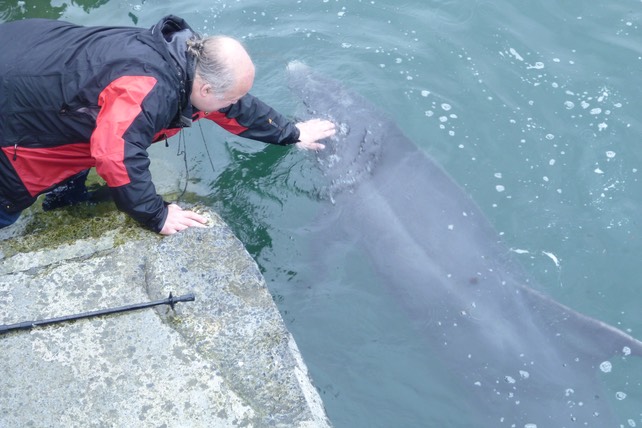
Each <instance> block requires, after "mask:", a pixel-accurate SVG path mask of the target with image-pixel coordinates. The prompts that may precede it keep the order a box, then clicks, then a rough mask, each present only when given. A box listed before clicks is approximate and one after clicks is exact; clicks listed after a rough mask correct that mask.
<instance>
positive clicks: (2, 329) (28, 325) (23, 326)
mask: <svg viewBox="0 0 642 428" xmlns="http://www.w3.org/2000/svg"><path fill="white" fill-rule="evenodd" d="M194 300H195V297H194V293H188V294H185V295H183V296H178V297H174V296H172V293H169V297H168V298H166V299H161V300H156V301H153V302H147V303H136V304H133V305H127V306H121V307H118V308H108V309H100V310H97V311H90V312H84V313H82V314H76V315H66V316H62V317H57V318H49V319H46V320H38V321H23V322H19V323H15V324H7V325H0V334H4V333H7V332H10V331H15V330H30V329H32V328H33V327H37V326H42V325H49V324H56V323H61V322H66V321H74V320H79V319H83V318H91V317H98V316H101V315H109V314H116V313H120V312H129V311H136V310H139V309H145V308H151V307H152V306H159V305H169V306H170V307H171V308H172V310H173V309H174V305H175V304H176V303H179V302H193V301H194Z"/></svg>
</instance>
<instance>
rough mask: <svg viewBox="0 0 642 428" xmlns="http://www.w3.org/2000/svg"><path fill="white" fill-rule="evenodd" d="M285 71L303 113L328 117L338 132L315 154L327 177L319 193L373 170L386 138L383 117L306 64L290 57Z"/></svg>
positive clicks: (354, 181) (343, 185) (328, 192)
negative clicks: (326, 182)
mask: <svg viewBox="0 0 642 428" xmlns="http://www.w3.org/2000/svg"><path fill="white" fill-rule="evenodd" d="M287 72H288V84H289V87H290V90H291V91H292V93H294V94H295V95H297V96H298V97H299V98H300V99H301V101H302V103H303V104H304V106H305V108H306V112H305V113H304V115H305V116H307V117H320V118H324V119H328V120H330V121H332V122H334V123H335V125H336V126H337V134H336V135H335V136H334V137H332V138H331V139H330V140H329V141H328V142H326V148H325V150H321V151H319V153H318V158H317V160H318V164H319V166H320V168H321V169H322V171H323V174H324V175H325V176H326V177H327V178H328V179H329V180H330V183H329V184H328V185H326V186H324V188H323V190H322V191H321V193H322V195H323V196H329V197H333V196H334V195H335V194H337V193H340V192H342V191H343V190H346V189H350V188H352V187H353V186H355V185H356V184H358V183H359V182H360V181H361V180H362V179H363V178H364V177H365V176H367V175H369V174H370V173H371V172H372V170H373V168H374V167H375V165H376V163H377V161H378V159H379V157H380V153H381V149H382V147H381V143H382V141H383V139H384V138H385V132H382V127H383V124H384V121H382V119H381V117H380V115H379V114H376V113H375V114H373V110H372V108H370V107H368V106H369V104H366V102H365V100H363V98H362V97H360V96H359V95H357V94H356V93H354V92H352V91H349V90H347V89H346V87H345V86H344V85H342V84H340V83H339V82H337V81H336V80H332V79H329V78H327V77H324V76H321V75H320V74H319V73H317V72H316V71H314V70H313V69H312V68H310V67H309V66H307V65H306V64H304V63H302V62H300V61H292V62H290V63H289V64H288V66H287ZM324 194H325V195H324Z"/></svg>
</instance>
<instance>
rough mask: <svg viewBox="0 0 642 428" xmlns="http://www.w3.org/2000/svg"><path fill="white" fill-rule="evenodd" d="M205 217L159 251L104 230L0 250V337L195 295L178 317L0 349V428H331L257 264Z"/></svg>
mask: <svg viewBox="0 0 642 428" xmlns="http://www.w3.org/2000/svg"><path fill="white" fill-rule="evenodd" d="M71 212H74V211H71V210H70V211H69V213H71ZM69 213H64V212H63V213H62V214H59V215H62V216H63V221H64V222H65V223H67V225H72V226H73V225H74V223H75V222H77V224H81V222H83V221H94V220H83V219H79V218H74V217H70V215H71V214H69ZM44 215H45V216H46V215H48V214H44ZM112 215H115V214H112ZM64 216H67V217H64ZM209 216H210V217H211V222H210V227H208V228H205V229H190V230H187V231H185V232H183V233H180V234H176V235H173V236H171V237H167V238H159V237H158V236H157V235H156V234H153V233H151V232H145V231H142V229H139V228H137V227H135V226H134V227H121V226H112V227H109V228H107V230H106V231H103V232H99V233H98V235H97V236H94V237H92V238H89V239H78V240H76V241H74V242H73V243H71V244H59V243H54V244H51V245H49V246H50V247H51V248H47V249H44V250H36V251H29V252H25V251H26V250H25V249H24V248H23V247H21V242H20V240H23V239H29V236H32V235H34V234H33V233H32V234H31V235H29V233H27V237H25V238H21V237H16V238H12V239H9V240H5V241H2V242H0V249H1V250H2V252H3V254H4V256H3V259H2V260H0V324H11V323H15V322H19V321H25V320H34V319H43V318H50V317H56V316H61V315H67V314H73V313H78V312H83V311H88V310H96V309H102V308H106V307H114V306H122V305H126V304H130V303H139V302H146V301H149V300H156V299H160V298H165V297H167V295H168V294H169V292H170V291H171V292H173V293H174V295H179V294H184V293H187V292H194V293H195V295H196V301H195V302H190V303H179V304H177V305H176V313H171V311H170V310H169V308H168V307H167V306H163V307H158V308H157V309H146V310H142V311H137V312H129V313H126V314H122V315H115V316H107V317H101V318H95V319H91V320H81V321H76V322H72V323H66V324H61V325H56V326H48V327H37V328H35V329H33V330H31V331H21V332H13V333H7V334H4V335H0V372H1V373H2V375H1V376H0V427H76V426H77V427H233V426H247V427H252V426H254V427H263V426H270V427H271V426H283V427H325V426H329V421H328V419H327V417H326V415H325V411H324V409H323V404H322V402H321V399H320V397H319V395H318V394H317V391H316V389H315V388H314V387H313V385H312V383H311V381H310V379H309V377H308V374H307V369H306V367H305V364H304V362H303V361H302V359H301V356H300V354H299V351H298V349H297V346H296V344H295V342H294V340H293V338H292V336H291V335H290V334H289V332H288V331H287V330H286V329H285V327H284V324H283V322H282V319H281V317H280V315H279V313H278V310H277V308H276V306H275V305H274V303H273V301H272V298H271V296H270V294H269V292H268V290H267V288H266V285H265V282H264V280H263V278H262V276H261V274H260V272H259V270H258V268H257V266H256V264H255V262H254V261H253V260H252V259H251V257H250V256H249V254H247V252H246V251H245V249H244V248H243V246H242V244H241V243H240V242H239V241H238V240H237V239H236V238H235V237H234V235H233V234H232V232H231V231H230V229H229V228H228V227H227V226H226V225H225V224H224V223H223V222H222V220H221V219H220V218H219V217H218V216H217V215H216V214H213V213H209ZM116 220H117V221H116V222H115V223H116V224H120V222H121V220H122V218H121V217H119V218H117V219H116ZM95 221H101V220H95ZM25 223H26V224H27V225H28V223H29V220H25V221H23V227H24V224H25ZM20 227H21V226H20V225H18V226H17V229H20ZM3 233H7V232H3ZM31 245H32V246H33V243H31ZM36 246H38V245H37V244H36ZM27 247H28V246H27ZM16 251H22V252H16Z"/></svg>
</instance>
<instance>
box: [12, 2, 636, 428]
mask: <svg viewBox="0 0 642 428" xmlns="http://www.w3.org/2000/svg"><path fill="white" fill-rule="evenodd" d="M0 13H2V18H1V19H2V20H10V19H19V18H21V17H50V18H61V19H65V20H70V21H73V22H77V23H83V24H88V25H91V24H96V25H99V24H108V25H133V24H136V25H140V26H151V25H152V24H153V23H155V22H156V21H157V20H158V18H160V17H161V16H163V15H165V14H170V13H173V14H177V15H179V16H182V17H184V18H185V19H186V20H187V21H188V22H189V23H190V24H191V25H192V26H193V27H194V28H195V29H197V30H199V31H201V32H203V33H210V34H213V33H219V32H220V33H226V34H230V35H233V36H237V37H241V38H243V39H244V40H245V43H246V44H247V46H248V48H249V50H250V52H251V53H252V55H253V57H254V59H255V62H256V64H257V80H256V83H255V88H254V90H253V93H254V94H255V95H258V96H260V97H261V98H262V99H264V100H266V101H268V102H269V103H270V104H271V105H273V106H274V107H276V108H278V109H279V110H280V111H282V112H283V113H284V114H286V115H291V116H295V115H297V114H298V112H299V111H300V110H299V108H300V107H299V105H298V103H297V100H296V99H294V98H293V97H292V96H291V94H289V92H288V90H287V87H286V86H285V71H284V68H285V65H286V64H287V63H288V62H289V61H291V60H303V61H305V62H306V63H308V64H309V65H311V66H313V67H314V68H316V69H317V70H319V71H321V72H322V73H325V74H327V75H329V76H332V77H333V78H335V79H339V80H342V81H344V82H345V84H346V85H347V86H349V87H351V88H353V89H354V90H355V91H357V92H359V93H361V94H362V95H364V96H365V97H367V98H368V99H370V100H371V101H372V102H373V103H374V104H376V105H378V106H379V107H380V108H382V109H383V110H385V111H386V112H387V113H388V114H389V115H390V117H391V118H392V119H393V120H394V121H395V122H397V124H398V125H399V126H400V127H401V128H402V129H403V130H404V132H405V134H406V135H407V136H408V137H409V138H410V139H411V140H413V141H414V142H415V143H416V144H417V146H419V147H420V148H421V149H422V150H424V151H425V152H426V153H428V154H429V155H430V156H432V157H433V158H434V159H435V160H436V161H437V162H439V163H440V164H441V165H443V166H444V168H445V169H446V170H447V171H448V172H449V173H450V174H451V175H452V176H453V178H454V179H455V180H456V181H457V182H459V183H460V184H461V185H463V186H464V187H465V189H466V190H467V191H468V192H469V194H470V195H471V197H472V198H473V199H474V200H475V201H476V202H477V203H478V204H479V206H480V207H481V209H482V210H483V211H484V212H485V214H486V215H487V216H488V218H489V219H490V221H491V222H492V223H493V224H494V225H495V226H496V228H497V230H498V231H499V232H500V233H501V234H502V237H503V239H504V240H505V242H506V244H507V246H508V247H509V248H512V249H513V250H514V253H515V255H516V257H518V259H519V260H520V261H521V262H522V263H523V264H524V266H525V267H526V268H527V270H528V271H529V273H530V274H531V276H532V278H533V281H534V287H536V288H538V289H539V290H541V291H543V292H545V293H547V294H549V295H551V296H553V297H554V298H555V299H556V300H558V301H560V302H562V303H564V304H566V305H568V306H570V307H572V308H574V309H577V310H579V311H581V312H582V313H585V314H587V315H590V316H592V317H595V318H597V319H600V320H602V321H605V322H607V323H609V324H612V325H614V326H617V327H618V328H620V329H622V330H624V331H626V332H629V333H630V334H632V335H633V336H635V337H637V338H641V339H642V315H640V302H641V299H640V293H639V288H640V277H641V276H642V263H641V262H642V257H641V256H642V235H641V231H642V226H641V225H640V214H642V190H641V187H642V183H641V182H640V170H641V169H642V148H641V146H640V140H641V133H640V129H641V126H642V119H641V114H642V89H641V85H640V71H642V33H641V25H642V22H641V20H642V2H641V1H639V0H617V1H609V2H606V1H601V2H588V1H584V0H557V1H556V0H545V1H525V0H514V1H508V0H504V1H481V0H480V1H472V0H470V1H456V0H451V1H446V0H439V1H437V0H407V1H392V0H386V1H383V0H373V1H369V0H368V1H357V0H352V1H337V0H326V1H324V0H314V1H308V0H305V1H303V0H302V1H285V0H276V1H258V0H249V1H245V0H238V1H218V0H215V1H209V2H202V1H201V2H195V1H187V0H180V1H174V2H170V1H169V0H157V1H149V0H148V1H143V2H136V1H116V0H111V1H99V2H89V1H84V2H72V3H66V2H62V1H55V2H51V3H50V2H48V1H41V0H38V1H32V0H25V1H20V2H18V1H4V2H1V3H0ZM202 129H203V131H204V132H205V134H206V137H205V139H206V141H207V143H208V144H209V146H208V147H209V155H208V154H207V152H206V151H205V149H204V146H203V142H202V138H201V134H200V128H199V127H195V128H194V129H192V130H191V131H189V132H187V133H186V134H187V140H188V165H189V169H190V172H189V176H190V178H191V179H192V180H191V181H190V184H189V187H188V188H189V190H191V191H194V192H197V193H199V194H201V195H202V197H203V201H204V202H205V203H208V204H211V205H212V206H214V207H216V208H217V209H218V210H219V211H220V212H221V213H222V214H223V215H224V217H225V219H226V220H227V221H228V222H229V223H230V224H231V225H232V227H233V228H234V230H235V231H236V233H237V234H238V236H239V237H240V238H241V239H242V241H243V242H244V243H245V245H246V246H247V248H248V249H249V251H250V252H251V253H252V255H253V256H254V257H255V258H256V260H257V261H258V263H259V264H260V266H261V268H262V270H263V273H264V275H265V277H266V280H267V281H268V284H269V286H270V289H271V291H272V293H273V296H274V298H275V301H276V302H277V304H278V306H279V308H280V310H281V312H282V314H283V317H284V319H285V321H286V323H287V325H288V328H289V329H290V330H291V331H292V333H293V334H294V336H295V338H296V340H297V343H298V344H299V346H300V348H301V351H302V353H303V355H304V357H305V359H306V362H307V363H308V365H309V368H310V371H311V376H312V377H313V380H314V382H315V384H316V386H317V387H318V389H319V391H320V393H321V395H322V398H323V400H324V402H325V405H326V408H327V411H328V414H329V416H330V418H331V419H332V421H333V423H334V424H335V426H337V427H420V426H422V427H423V426H430V427H447V426H448V427H450V426H452V427H464V426H476V425H475V415H474V413H472V412H468V407H467V404H465V402H464V401H463V400H462V399H461V398H462V394H463V395H465V393H466V391H461V390H458V388H457V387H454V386H453V384H454V383H453V382H452V378H453V376H455V375H456V374H452V373H445V372H443V371H442V370H440V362H439V360H438V359H437V357H436V356H434V355H433V354H432V353H431V344H430V343H425V342H424V341H422V340H421V338H420V336H419V334H418V332H417V331H415V330H414V329H413V327H412V326H411V324H410V322H409V320H408V319H407V318H406V317H405V314H404V313H403V312H402V311H401V309H400V308H398V307H397V306H396V305H395V302H394V300H393V299H391V298H390V296H389V295H388V292H387V291H386V289H385V287H384V284H381V283H380V282H379V281H378V278H377V276H376V275H375V274H374V273H373V269H372V268H371V266H369V262H368V260H366V259H365V258H364V257H363V255H362V254H359V253H358V252H357V251H356V250H353V249H352V248H351V246H350V244H349V243H347V242H345V243H341V242H339V243H337V245H336V246H335V247H333V248H327V249H326V250H325V252H326V253H324V254H314V253H310V252H309V248H310V246H311V244H313V243H311V242H309V239H310V236H312V233H311V232H312V230H313V227H314V218H315V216H316V214H317V213H319V212H320V206H321V204H322V203H324V202H322V201H318V200H316V199H315V198H314V197H313V196H312V194H313V192H312V190H313V189H314V180H316V179H317V178H318V177H316V176H315V175H314V174H312V173H311V172H310V171H309V170H307V168H306V166H307V165H309V163H307V162H306V159H309V158H306V157H309V156H312V155H311V154H309V153H303V152H299V151H297V150H283V149H281V148H278V147H264V146H262V145H260V144H256V143H252V142H248V141H240V140H239V139H237V138H234V137H231V136H229V135H226V134H225V133H223V132H221V131H220V130H217V129H215V127H214V126H209V124H208V125H203V128H202ZM172 144H173V146H172V147H171V148H170V149H169V150H168V149H165V148H164V147H157V148H155V149H154V150H153V151H152V157H153V158H154V159H157V160H159V159H160V160H163V161H164V162H169V164H171V165H173V167H174V168H175V170H172V171H177V174H178V175H179V176H180V177H184V171H183V170H182V168H183V161H182V158H181V157H177V156H176V155H175V154H176V142H173V143H172ZM210 157H211V159H212V164H213V165H212V164H210ZM317 251H323V250H317ZM322 257H323V258H329V259H330V260H331V261H332V263H331V266H334V267H335V268H334V269H332V270H329V271H327V272H325V273H324V274H323V275H318V273H316V272H315V270H314V269H313V267H314V264H315V261H316V259H317V258H322ZM611 363H612V365H613V370H612V371H611V372H610V373H600V372H599V371H598V373H599V377H600V378H602V380H603V381H604V384H605V387H604V392H603V396H604V397H605V399H607V400H609V401H611V402H612V406H613V408H614V409H615V412H616V414H617V415H618V423H619V424H620V426H631V427H635V426H642V386H641V385H640V380H641V378H642V371H641V364H640V363H639V362H637V363H636V362H635V361H622V360H621V359H620V358H614V359H613V360H612V361H611ZM598 373H595V374H593V373H589V374H587V375H588V376H592V375H596V376H597V375H598ZM543 411H544V410H543ZM566 423H567V422H566V421H563V422H562V421H561V422H560V426H562V424H566ZM498 426H499V425H498ZM502 426H503V425H502ZM539 428H541V427H539Z"/></svg>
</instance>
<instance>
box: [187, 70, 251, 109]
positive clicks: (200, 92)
mask: <svg viewBox="0 0 642 428" xmlns="http://www.w3.org/2000/svg"><path fill="white" fill-rule="evenodd" d="M251 86H252V82H251V81H249V82H248V81H247V80H246V81H242V82H239V83H238V84H237V85H235V86H234V87H233V88H232V89H230V90H229V91H227V92H226V93H224V94H219V93H216V92H215V91H214V89H213V88H212V85H210V84H208V83H205V82H204V81H203V80H202V79H201V78H200V77H198V76H197V77H196V78H195V79H194V85H193V88H192V95H191V97H190V101H191V102H192V105H193V106H194V107H196V108H197V109H198V110H200V111H204V112H213V111H217V110H220V109H222V108H226V107H229V106H231V105H232V104H234V103H236V102H237V101H238V100H239V99H240V98H241V97H243V96H244V95H245V94H247V93H248V92H249V90H250V87H251Z"/></svg>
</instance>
